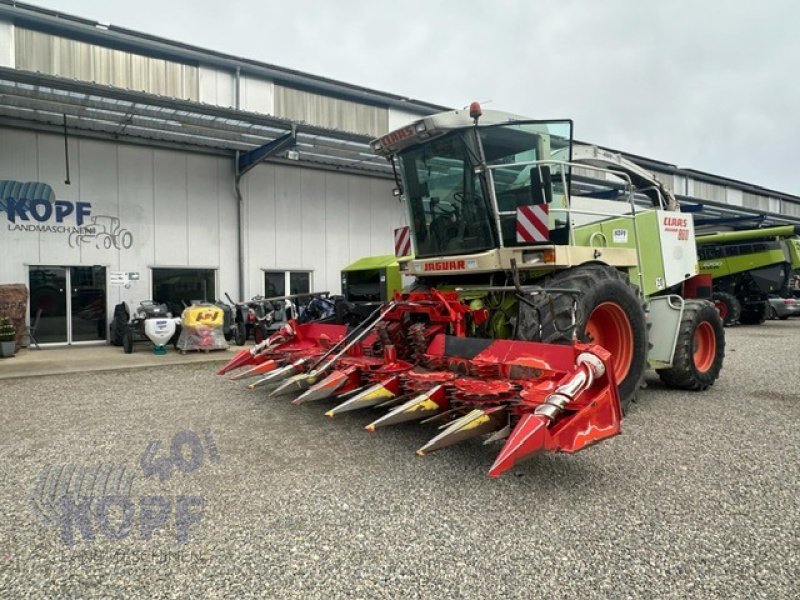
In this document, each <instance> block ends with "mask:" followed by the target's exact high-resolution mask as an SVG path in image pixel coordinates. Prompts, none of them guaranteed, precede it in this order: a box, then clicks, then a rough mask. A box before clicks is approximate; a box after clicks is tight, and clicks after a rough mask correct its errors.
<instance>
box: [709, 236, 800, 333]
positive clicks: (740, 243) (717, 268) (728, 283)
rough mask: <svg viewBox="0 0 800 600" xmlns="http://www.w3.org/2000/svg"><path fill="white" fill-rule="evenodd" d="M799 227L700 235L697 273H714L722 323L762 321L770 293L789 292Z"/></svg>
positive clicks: (797, 259) (797, 262) (799, 265)
mask: <svg viewBox="0 0 800 600" xmlns="http://www.w3.org/2000/svg"><path fill="white" fill-rule="evenodd" d="M799 235H800V227H798V226H796V225H783V226H779V227H765V228H763V229H750V230H745V231H726V232H718V233H710V234H704V235H698V236H697V237H696V242H697V252H698V255H699V257H700V272H701V273H706V274H708V275H711V276H712V277H713V286H714V287H713V293H714V303H715V304H716V305H717V307H718V309H719V312H720V315H721V316H722V318H723V321H724V323H725V325H733V324H735V323H737V322H738V323H741V324H743V325H760V324H761V323H763V322H764V320H765V319H766V318H767V316H768V314H769V296H770V295H771V294H781V295H788V291H789V280H790V277H791V275H792V273H793V271H796V270H797V269H800V237H798V236H799Z"/></svg>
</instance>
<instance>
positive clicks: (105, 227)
mask: <svg viewBox="0 0 800 600" xmlns="http://www.w3.org/2000/svg"><path fill="white" fill-rule="evenodd" d="M91 243H94V245H95V248H104V249H105V250H110V249H111V248H116V249H117V250H119V249H121V248H122V249H125V250H127V249H128V248H130V247H131V246H133V234H132V233H131V232H130V231H128V230H127V229H125V228H124V227H122V226H121V225H120V221H119V218H117V217H112V216H110V215H95V216H93V217H91V219H90V221H89V223H87V224H86V226H85V227H82V228H81V229H79V230H76V231H72V232H70V234H69V246H70V248H77V247H78V246H81V245H84V244H91Z"/></svg>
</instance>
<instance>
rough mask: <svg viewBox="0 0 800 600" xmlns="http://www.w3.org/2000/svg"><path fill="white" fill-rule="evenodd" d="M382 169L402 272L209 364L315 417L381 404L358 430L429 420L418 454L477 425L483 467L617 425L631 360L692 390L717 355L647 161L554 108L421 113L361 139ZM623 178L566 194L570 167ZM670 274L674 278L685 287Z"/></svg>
mask: <svg viewBox="0 0 800 600" xmlns="http://www.w3.org/2000/svg"><path fill="white" fill-rule="evenodd" d="M372 149H373V150H374V151H375V152H377V153H380V154H383V155H385V156H386V157H387V158H388V159H389V160H390V161H392V164H393V165H394V166H395V168H396V169H397V171H399V174H398V181H397V183H398V188H399V193H400V194H401V195H402V197H403V198H404V200H405V202H406V204H407V208H408V215H409V223H410V227H409V230H408V231H405V232H400V233H399V234H396V235H395V239H403V238H404V237H405V236H407V235H408V234H410V237H411V240H412V242H413V243H412V246H413V247H412V248H411V249H410V250H411V251H413V253H414V258H412V259H410V260H405V261H403V262H402V263H401V264H402V265H403V268H405V269H406V273H407V275H411V276H414V277H415V278H416V284H414V285H413V286H411V287H410V288H409V289H408V290H407V291H404V292H402V293H397V294H395V295H394V298H392V299H391V300H389V301H388V302H387V303H385V304H382V305H379V306H378V307H377V308H375V310H374V311H373V313H372V314H370V315H369V316H368V317H367V318H366V319H365V320H364V321H363V322H362V323H361V324H360V325H359V326H358V327H355V328H351V329H350V328H347V327H345V326H340V325H331V324H322V323H308V324H304V325H297V324H294V323H289V324H288V325H287V326H286V327H284V328H283V329H282V330H281V331H279V332H277V333H276V334H274V335H273V336H272V337H271V338H269V339H268V340H266V341H265V342H264V343H263V344H261V345H259V346H256V347H254V348H253V349H252V350H244V351H242V352H241V353H240V354H239V355H237V357H235V358H234V359H233V360H232V361H231V362H230V363H229V364H228V365H226V366H225V367H224V368H223V369H222V370H221V371H220V374H224V373H227V372H229V371H232V370H234V369H240V368H244V367H246V370H242V371H240V372H239V373H238V374H237V375H235V376H234V378H235V379H242V378H250V377H257V376H258V377H261V378H260V379H257V380H255V382H254V383H252V384H251V385H250V386H249V387H251V388H261V387H266V388H267V389H268V390H269V395H270V396H271V397H281V396H288V395H293V396H296V397H295V398H294V403H295V404H303V403H309V402H319V401H322V400H325V399H330V398H335V399H336V402H337V404H336V405H335V406H333V407H332V408H330V409H329V410H328V412H327V413H326V414H327V415H329V416H331V417H333V416H335V415H338V414H340V413H343V412H347V411H352V410H356V409H361V408H367V407H379V408H384V409H388V411H387V412H385V413H384V414H383V415H381V416H379V417H378V418H377V419H375V420H374V421H373V422H372V423H370V424H369V425H367V430H369V431H376V430H377V429H379V428H381V427H385V426H388V425H395V424H399V423H403V422H409V421H421V422H423V423H435V424H436V425H438V427H439V430H440V431H439V432H438V433H437V434H436V435H434V437H433V438H432V439H431V440H430V441H429V442H428V443H427V444H425V445H424V446H423V447H422V448H420V449H419V450H418V454H420V455H424V454H428V453H430V452H432V451H434V450H437V449H440V448H443V447H446V446H449V445H451V444H454V443H456V442H460V441H463V440H466V439H469V438H474V437H477V436H485V437H486V443H490V442H502V443H503V444H504V445H503V447H502V449H501V451H500V453H499V455H498V456H497V458H496V460H495V462H494V464H493V465H492V467H491V469H490V470H489V474H490V475H491V476H495V477H496V476H499V475H500V474H501V473H502V472H504V471H506V470H507V469H509V468H510V467H511V466H512V465H513V464H514V463H515V462H516V461H517V460H519V459H521V458H523V457H525V456H528V455H530V454H532V453H534V452H537V451H540V450H549V451H554V452H555V451H563V452H575V451H577V450H580V449H582V448H585V447H586V446H588V445H590V444H592V443H595V442H598V441H600V440H603V439H606V438H609V437H611V436H614V435H616V434H617V433H619V431H620V421H621V416H622V412H623V410H624V409H625V408H627V406H628V405H629V403H630V402H631V400H632V399H633V397H634V396H635V394H636V392H637V390H638V389H639V387H640V385H641V383H642V380H643V376H644V372H645V370H646V369H647V368H648V366H649V367H650V368H653V369H656V370H657V372H658V373H659V375H660V376H661V378H662V380H663V381H665V382H666V383H667V384H668V385H671V386H674V387H679V388H684V389H690V390H703V389H706V388H708V387H709V386H710V385H712V384H713V383H714V381H715V380H716V379H717V377H718V375H719V372H720V369H721V367H722V359H723V355H724V346H725V341H724V333H723V329H722V322H721V320H720V318H719V315H718V313H717V311H716V309H715V308H714V306H713V305H712V304H711V303H710V302H709V301H707V300H699V299H691V298H685V296H686V294H684V292H685V291H686V292H688V291H689V290H693V289H702V286H701V285H697V282H696V281H695V282H690V283H689V284H686V282H687V281H688V280H691V279H692V278H693V277H694V276H695V275H696V273H697V254H696V248H695V243H694V229H693V224H692V220H691V216H690V215H685V214H681V213H680V212H678V209H677V203H676V202H675V199H674V198H673V197H672V195H671V194H670V193H669V191H668V190H666V189H664V188H663V187H662V186H661V185H660V184H659V182H658V181H657V180H656V179H654V178H653V177H652V175H651V174H650V173H648V172H647V171H645V170H643V169H641V168H640V167H638V166H637V165H634V164H632V163H630V162H628V161H626V160H624V159H622V158H621V157H619V156H617V155H614V154H611V153H608V152H605V151H602V150H600V149H597V148H593V147H573V144H572V123H571V122H570V121H532V120H528V119H523V118H520V117H515V116H513V115H509V114H506V113H500V112H495V111H487V113H486V114H483V113H482V111H481V108H480V106H478V105H477V103H473V105H471V106H470V109H469V111H468V112H467V111H453V112H447V113H442V114H437V115H433V116H430V117H427V118H424V119H421V120H419V121H417V122H415V123H412V124H410V125H408V126H406V127H404V128H402V129H399V130H397V131H393V132H391V133H389V134H387V135H386V136H384V137H383V138H381V139H378V140H375V141H374V142H373V143H372ZM573 169H580V170H581V171H582V172H584V171H585V172H589V173H591V174H593V175H597V174H598V173H599V174H600V177H601V178H607V179H609V180H610V181H611V180H613V181H614V182H616V183H619V182H623V183H624V184H625V186H626V193H625V194H624V197H623V198H622V199H608V198H609V197H610V196H611V195H613V194H611V195H610V194H609V193H608V190H597V189H596V190H590V191H589V192H585V195H583V196H577V195H575V194H570V189H571V177H572V170H573ZM685 284H686V285H685Z"/></svg>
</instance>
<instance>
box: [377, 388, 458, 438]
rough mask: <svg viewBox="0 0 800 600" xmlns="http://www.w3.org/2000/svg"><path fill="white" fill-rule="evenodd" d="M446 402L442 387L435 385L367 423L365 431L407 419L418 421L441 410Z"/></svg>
mask: <svg viewBox="0 0 800 600" xmlns="http://www.w3.org/2000/svg"><path fill="white" fill-rule="evenodd" d="M446 404H447V400H446V399H445V393H444V388H443V387H442V386H441V385H437V386H436V387H435V388H433V389H432V390H430V391H429V392H426V393H424V394H418V395H416V396H414V397H413V398H411V400H409V401H408V402H405V403H403V404H401V405H400V406H398V407H397V408H395V409H394V410H391V411H389V412H388V413H386V414H385V415H383V416H382V417H381V418H380V419H376V420H375V421H373V422H372V423H370V424H369V425H367V426H366V427H365V429H366V430H367V431H375V430H376V429H377V428H378V427H386V426H387V425H397V424H399V423H407V422H408V421H419V420H421V419H425V418H427V417H430V416H431V415H435V414H437V413H439V412H441V411H442V409H443V407H444V406H446Z"/></svg>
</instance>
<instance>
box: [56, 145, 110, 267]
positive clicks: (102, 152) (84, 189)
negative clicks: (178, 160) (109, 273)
mask: <svg viewBox="0 0 800 600" xmlns="http://www.w3.org/2000/svg"><path fill="white" fill-rule="evenodd" d="M78 152H79V157H78V161H77V162H78V168H77V169H76V171H77V174H76V178H77V179H78V180H79V181H80V200H81V201H83V202H90V203H91V204H92V216H91V217H90V219H91V220H92V221H94V220H95V219H96V222H97V223H98V230H99V231H106V232H108V233H112V234H113V233H114V232H115V231H116V230H117V228H118V226H119V222H118V221H115V219H118V216H119V200H118V195H117V182H118V176H117V144H112V143H109V142H98V141H95V140H86V139H82V140H80V142H79V144H78ZM107 240H108V238H105V237H102V236H98V237H97V238H96V239H95V240H93V241H92V242H89V243H82V244H81V245H80V250H81V263H82V264H90V265H105V266H108V267H110V268H112V269H117V268H118V264H119V255H118V253H117V252H109V250H110V248H109V247H106V244H105V242H106V241H107ZM57 264H62V263H57Z"/></svg>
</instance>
